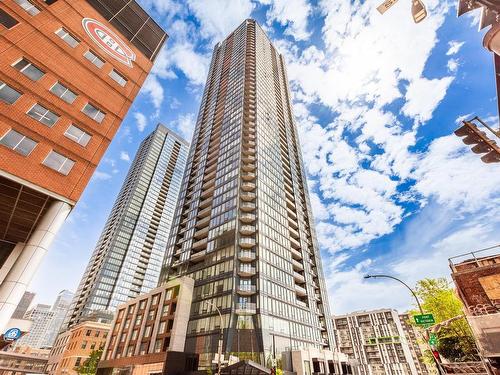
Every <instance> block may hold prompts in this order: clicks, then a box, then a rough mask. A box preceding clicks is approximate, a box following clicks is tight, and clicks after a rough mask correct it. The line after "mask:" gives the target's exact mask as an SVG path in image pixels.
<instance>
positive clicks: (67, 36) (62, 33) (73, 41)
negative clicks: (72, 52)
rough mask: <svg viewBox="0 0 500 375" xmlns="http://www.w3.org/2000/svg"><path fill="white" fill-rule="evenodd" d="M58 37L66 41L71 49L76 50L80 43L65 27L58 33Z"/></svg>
mask: <svg viewBox="0 0 500 375" xmlns="http://www.w3.org/2000/svg"><path fill="white" fill-rule="evenodd" d="M56 34H57V36H59V38H61V39H62V40H64V41H65V42H66V43H68V45H69V46H70V47H71V48H75V47H76V46H77V45H78V43H80V41H79V40H78V39H76V38H75V37H74V36H73V35H71V34H70V33H69V32H68V31H67V30H66V29H65V28H64V27H61V28H60V29H59V30H57V31H56Z"/></svg>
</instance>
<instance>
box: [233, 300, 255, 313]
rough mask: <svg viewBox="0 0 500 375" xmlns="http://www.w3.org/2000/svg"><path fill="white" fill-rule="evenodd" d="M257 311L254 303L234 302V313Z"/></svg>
mask: <svg viewBox="0 0 500 375" xmlns="http://www.w3.org/2000/svg"><path fill="white" fill-rule="evenodd" d="M256 312H257V306H256V304H255V303H251V302H246V303H237V304H236V314H238V315H253V314H255V313H256Z"/></svg>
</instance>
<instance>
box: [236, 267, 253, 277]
mask: <svg viewBox="0 0 500 375" xmlns="http://www.w3.org/2000/svg"><path fill="white" fill-rule="evenodd" d="M256 273H257V271H256V270H255V267H251V266H241V267H240V268H239V269H238V275H239V276H243V277H249V276H254V275H255V274H256Z"/></svg>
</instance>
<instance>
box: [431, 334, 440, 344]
mask: <svg viewBox="0 0 500 375" xmlns="http://www.w3.org/2000/svg"><path fill="white" fill-rule="evenodd" d="M437 344H438V338H437V336H436V334H435V333H431V335H430V337H429V345H430V346H436V345H437Z"/></svg>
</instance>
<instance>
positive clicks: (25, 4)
mask: <svg viewBox="0 0 500 375" xmlns="http://www.w3.org/2000/svg"><path fill="white" fill-rule="evenodd" d="M14 1H15V2H16V3H17V4H19V6H20V7H21V8H23V9H24V10H25V11H26V12H28V13H29V14H31V15H32V16H36V15H37V14H38V13H40V9H38V8H37V7H36V6H35V5H33V3H32V2H31V1H29V0H14Z"/></svg>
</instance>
